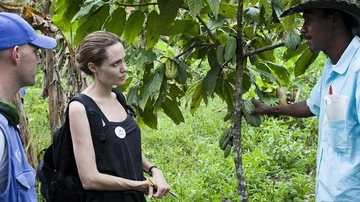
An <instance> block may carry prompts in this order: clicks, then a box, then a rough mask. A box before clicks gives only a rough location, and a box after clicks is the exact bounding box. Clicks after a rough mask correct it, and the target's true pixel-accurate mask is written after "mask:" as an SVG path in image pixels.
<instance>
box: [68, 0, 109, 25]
mask: <svg viewBox="0 0 360 202" xmlns="http://www.w3.org/2000/svg"><path fill="white" fill-rule="evenodd" d="M104 4H105V2H104V1H101V0H95V1H87V2H85V4H84V5H83V6H82V7H81V8H80V10H79V11H78V12H77V13H76V14H75V16H74V17H73V18H72V19H71V22H70V23H74V22H75V21H76V20H78V19H80V18H83V17H85V16H87V15H89V14H91V13H93V12H95V11H96V10H97V9H99V8H101V7H102V6H103V5H104Z"/></svg>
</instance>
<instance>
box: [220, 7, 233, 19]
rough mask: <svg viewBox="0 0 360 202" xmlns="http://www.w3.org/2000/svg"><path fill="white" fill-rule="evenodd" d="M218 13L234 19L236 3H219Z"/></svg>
mask: <svg viewBox="0 0 360 202" xmlns="http://www.w3.org/2000/svg"><path fill="white" fill-rule="evenodd" d="M219 15H222V16H224V17H226V18H232V19H236V17H237V5H236V4H228V3H221V4H220V8H219Z"/></svg>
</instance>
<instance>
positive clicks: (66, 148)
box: [36, 90, 136, 202]
mask: <svg viewBox="0 0 360 202" xmlns="http://www.w3.org/2000/svg"><path fill="white" fill-rule="evenodd" d="M113 91H114V92H115V93H116V95H117V98H118V100H119V102H120V103H121V105H122V106H123V107H124V108H125V110H127V112H128V113H129V114H130V115H131V116H136V114H135V112H134V111H133V110H132V108H131V107H130V106H128V105H127V104H126V100H125V97H124V95H123V94H122V93H121V92H120V91H117V90H113ZM74 100H77V101H79V102H81V103H82V104H83V105H84V106H85V109H86V114H87V117H88V119H90V115H89V114H90V112H91V113H96V114H97V115H99V116H100V118H101V119H102V120H104V117H102V116H103V114H102V113H101V111H100V109H99V107H98V106H97V105H96V103H95V102H94V101H93V100H92V99H91V98H90V97H88V96H86V95H84V94H78V95H76V96H74V97H73V98H72V99H71V100H70V102H72V101H74ZM101 119H99V120H101ZM89 121H90V123H92V122H91V120H89ZM97 121H98V120H97ZM96 155H98V154H96ZM36 175H37V178H38V179H39V181H40V182H41V184H40V192H41V195H42V196H43V197H44V199H45V200H46V201H48V202H55V201H83V198H84V189H83V187H82V184H81V182H80V179H79V175H78V173H77V168H76V163H75V157H74V152H73V147H72V140H71V133H70V127H69V108H67V110H66V119H65V122H64V123H63V125H62V126H61V127H60V128H59V129H57V130H56V131H54V133H53V139H52V144H51V145H50V146H49V147H48V148H46V149H45V152H44V155H43V159H41V160H40V162H39V166H38V169H37V172H36Z"/></svg>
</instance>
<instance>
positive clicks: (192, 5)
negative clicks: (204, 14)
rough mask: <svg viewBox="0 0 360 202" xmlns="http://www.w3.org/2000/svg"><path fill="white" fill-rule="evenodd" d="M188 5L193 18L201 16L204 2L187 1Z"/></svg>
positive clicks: (198, 0)
mask: <svg viewBox="0 0 360 202" xmlns="http://www.w3.org/2000/svg"><path fill="white" fill-rule="evenodd" d="M186 3H187V4H188V8H189V9H190V15H191V16H192V17H193V18H196V16H197V15H199V13H200V11H201V9H202V8H203V2H202V0H186Z"/></svg>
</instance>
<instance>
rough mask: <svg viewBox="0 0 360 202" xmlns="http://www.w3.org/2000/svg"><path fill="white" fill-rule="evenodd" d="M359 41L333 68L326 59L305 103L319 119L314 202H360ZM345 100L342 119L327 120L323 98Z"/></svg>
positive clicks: (352, 45) (354, 40)
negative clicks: (344, 97) (339, 97)
mask: <svg viewBox="0 0 360 202" xmlns="http://www.w3.org/2000/svg"><path fill="white" fill-rule="evenodd" d="M359 71H360V38H359V37H357V36H356V37H354V38H353V40H352V41H351V43H350V44H349V46H348V47H347V48H346V50H345V52H344V53H343V55H342V56H341V58H340V60H339V61H338V63H337V64H336V65H332V64H331V61H330V59H328V60H327V62H326V64H325V67H324V69H323V72H322V75H321V77H320V79H319V80H318V82H317V84H316V85H315V87H314V88H313V89H312V92H311V95H310V98H309V99H308V100H307V105H308V106H309V108H310V110H311V112H312V113H313V114H315V115H316V116H318V117H319V141H318V153H317V176H316V201H317V202H322V201H339V202H355V201H356V202H358V201H360V138H359V137H360V119H359V116H360V73H359ZM330 85H331V88H332V94H333V95H342V96H346V97H347V102H346V104H347V106H348V107H347V110H346V116H345V120H329V119H328V117H327V113H326V104H325V100H324V97H325V96H326V95H328V94H329V93H330V91H329V89H330Z"/></svg>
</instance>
